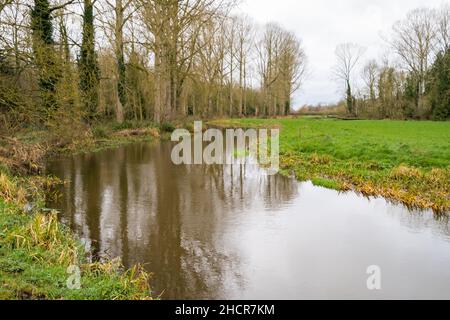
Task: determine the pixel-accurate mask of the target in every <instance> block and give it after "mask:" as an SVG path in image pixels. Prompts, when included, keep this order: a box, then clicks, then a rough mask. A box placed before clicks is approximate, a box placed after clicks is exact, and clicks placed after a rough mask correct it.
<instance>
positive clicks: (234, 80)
mask: <svg viewBox="0 0 450 320" xmlns="http://www.w3.org/2000/svg"><path fill="white" fill-rule="evenodd" d="M234 7H235V1H234V0H188V1H184V0H66V2H56V1H55V2H54V3H53V1H49V0H0V124H1V127H3V128H5V127H7V126H10V127H17V126H26V125H29V124H32V125H56V126H58V125H60V124H63V123H73V122H75V121H80V122H83V123H90V122H93V121H98V120H102V119H112V120H114V121H118V122H123V121H125V120H148V121H154V122H158V123H163V122H167V121H171V120H173V119H177V118H180V117H185V116H189V115H195V116H201V117H212V116H230V117H231V116H247V115H255V116H272V115H285V114H288V113H289V111H290V108H291V95H292V93H293V92H294V91H296V90H297V89H298V88H299V86H300V85H301V83H302V79H303V75H304V73H305V68H306V57H305V53H304V50H303V48H302V45H301V42H300V40H299V39H298V38H297V37H296V36H295V35H294V34H293V33H291V32H288V31H286V30H284V29H283V28H281V27H280V26H278V25H276V24H268V25H266V26H264V27H257V26H255V25H254V24H253V23H252V22H251V21H250V19H249V18H248V17H242V16H239V17H238V16H234V15H232V14H231V12H232V9H233V8H234Z"/></svg>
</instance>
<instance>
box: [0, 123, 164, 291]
mask: <svg viewBox="0 0 450 320" xmlns="http://www.w3.org/2000/svg"><path fill="white" fill-rule="evenodd" d="M170 129H171V128H164V127H162V128H157V127H155V126H153V125H152V124H142V123H139V124H138V123H126V124H121V125H118V124H107V123H106V124H99V125H97V126H95V127H93V128H92V129H91V128H85V130H82V131H78V133H77V134H76V135H75V134H71V135H70V136H64V135H58V134H55V132H51V131H46V130H31V129H29V130H24V131H20V132H17V133H16V134H15V135H14V136H3V137H0V142H1V143H0V226H1V227H0V299H100V300H104V299H106V300H109V299H123V300H129V299H151V291H150V285H149V278H150V274H148V273H147V272H145V271H144V270H143V268H142V267H141V266H135V267H134V268H132V269H130V270H125V269H124V268H123V267H122V265H121V263H120V261H119V260H104V259H103V260H102V262H92V261H90V259H89V258H88V257H89V253H88V252H85V248H84V246H83V245H82V243H81V242H80V241H79V240H78V239H76V237H75V236H74V234H73V233H72V232H71V231H70V230H68V229H67V228H66V227H65V226H63V225H62V224H60V223H59V222H58V220H57V213H56V212H55V211H50V210H47V209H45V203H46V198H47V197H49V196H56V195H55V193H54V188H53V187H54V186H55V185H56V184H57V183H59V182H58V181H56V179H53V178H49V177H44V176H41V175H40V174H41V173H42V169H43V163H44V161H45V159H46V158H47V157H49V156H55V155H57V154H74V153H79V152H95V151H99V150H102V149H105V148H111V147H116V146H119V145H122V144H126V143H132V142H138V141H150V140H152V139H155V138H158V137H159V136H160V131H161V132H163V134H164V131H169V130H170ZM78 272H79V273H80V276H81V278H80V285H81V289H80V290H77V289H76V287H77V273H78ZM68 281H69V283H68ZM74 286H75V290H74V289H70V288H74Z"/></svg>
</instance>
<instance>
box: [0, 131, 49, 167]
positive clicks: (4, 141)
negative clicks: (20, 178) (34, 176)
mask: <svg viewBox="0 0 450 320" xmlns="http://www.w3.org/2000/svg"><path fill="white" fill-rule="evenodd" d="M46 152H47V147H45V146H44V145H42V144H26V143H22V142H21V141H19V140H17V139H15V138H9V137H0V163H1V164H3V165H5V166H7V167H8V168H10V169H11V170H12V171H13V172H15V173H19V174H27V173H39V172H40V171H41V169H42V159H43V158H44V156H45V154H46Z"/></svg>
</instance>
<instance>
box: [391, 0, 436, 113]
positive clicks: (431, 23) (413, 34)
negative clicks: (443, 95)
mask: <svg viewBox="0 0 450 320" xmlns="http://www.w3.org/2000/svg"><path fill="white" fill-rule="evenodd" d="M393 31H394V36H393V40H392V41H391V45H392V47H393V49H394V50H395V52H396V53H397V55H398V56H399V57H400V59H401V60H402V62H403V65H404V67H405V68H406V69H407V70H408V71H409V72H411V73H412V74H413V76H414V77H415V79H416V81H417V99H416V108H419V103H420V101H421V97H422V96H423V95H424V93H425V80H426V74H427V72H428V69H429V66H430V65H431V60H432V59H433V50H434V46H435V41H436V34H437V32H436V24H435V14H434V12H433V10H430V9H427V8H422V9H416V10H413V11H411V12H409V13H408V15H407V17H406V19H405V20H402V21H398V22H397V23H396V24H395V25H394V27H393Z"/></svg>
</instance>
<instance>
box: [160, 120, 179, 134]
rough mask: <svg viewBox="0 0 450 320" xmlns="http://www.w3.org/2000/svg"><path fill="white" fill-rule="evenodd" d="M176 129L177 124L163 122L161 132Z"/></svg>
mask: <svg viewBox="0 0 450 320" xmlns="http://www.w3.org/2000/svg"><path fill="white" fill-rule="evenodd" d="M175 129H176V128H175V126H174V125H173V124H172V123H170V122H163V123H162V124H161V132H173V131H175Z"/></svg>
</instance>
